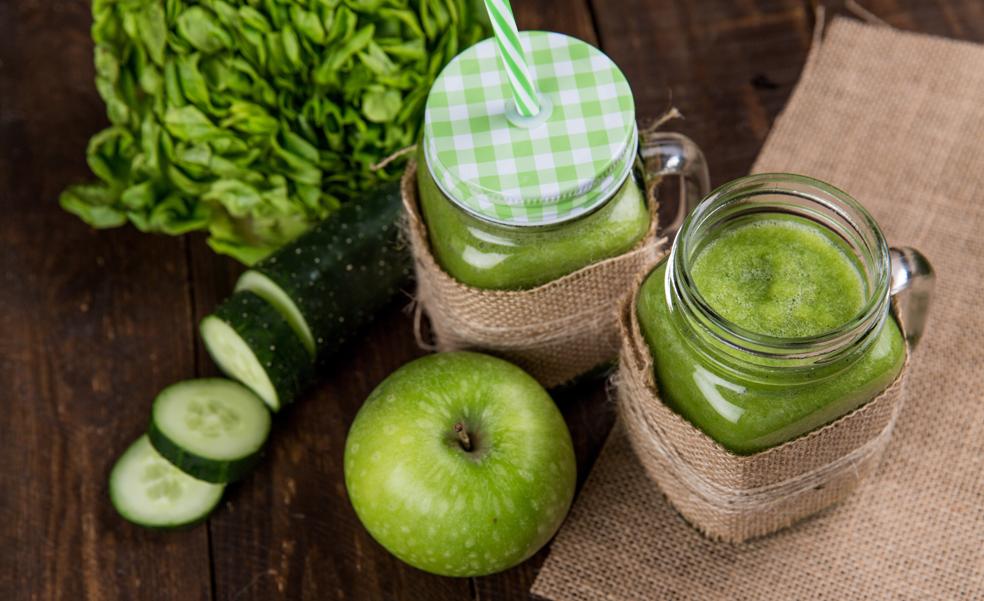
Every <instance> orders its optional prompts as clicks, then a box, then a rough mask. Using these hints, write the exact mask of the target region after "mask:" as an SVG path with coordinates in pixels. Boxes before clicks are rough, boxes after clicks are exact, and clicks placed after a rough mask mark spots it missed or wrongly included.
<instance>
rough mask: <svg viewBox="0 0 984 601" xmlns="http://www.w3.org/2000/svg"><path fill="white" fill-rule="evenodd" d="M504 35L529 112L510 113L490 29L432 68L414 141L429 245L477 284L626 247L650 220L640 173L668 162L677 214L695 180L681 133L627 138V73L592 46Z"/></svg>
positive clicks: (568, 269)
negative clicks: (533, 104)
mask: <svg viewBox="0 0 984 601" xmlns="http://www.w3.org/2000/svg"><path fill="white" fill-rule="evenodd" d="M518 39H519V40H520V41H521V44H522V47H523V48H524V49H525V53H524V54H525V56H526V58H527V59H528V63H529V65H528V66H529V72H530V74H531V77H532V81H533V82H534V84H535V90H536V96H537V104H538V108H537V112H536V113H535V114H534V115H522V114H520V111H519V110H518V109H517V108H516V104H515V103H514V93H513V89H512V88H511V87H510V84H509V81H508V78H509V72H508V70H506V69H500V68H499V63H498V61H499V58H498V52H497V46H496V41H495V40H494V39H489V40H485V41H484V42H480V43H479V44H477V45H475V46H473V47H472V48H469V49H468V50H466V51H464V52H463V53H462V54H460V55H459V56H458V57H456V58H455V59H454V60H453V61H452V62H451V63H450V64H449V65H448V66H447V67H446V68H445V70H444V71H443V72H442V73H441V74H440V75H439V76H438V78H437V80H436V81H435V83H434V86H433V88H432V90H431V92H430V95H429V96H428V100H427V106H426V111H425V122H424V130H423V137H422V140H421V144H420V148H419V151H418V174H417V182H418V196H419V205H420V209H421V213H422V215H423V219H424V221H425V223H426V226H427V231H428V236H429V241H430V246H431V250H432V252H433V254H434V256H435V258H436V259H437V262H438V263H439V264H440V266H441V267H442V268H443V269H444V270H445V271H446V272H447V273H448V274H449V275H451V276H452V277H453V278H455V279H456V280H457V281H459V282H461V283H462V284H465V285H467V286H471V287H474V288H479V289H496V290H525V289H530V288H534V287H537V286H540V285H542V284H545V283H547V282H550V281H553V280H556V279H558V278H560V277H562V276H565V275H568V274H570V273H573V272H575V271H577V270H579V269H581V268H583V267H585V266H587V265H590V264H592V263H595V262H598V261H602V260H604V259H607V258H610V257H615V256H618V255H620V254H622V253H625V252H626V251H629V250H630V249H632V248H634V247H635V246H636V245H638V244H639V243H640V241H642V240H643V238H644V237H645V236H646V235H647V233H649V232H650V226H651V222H652V211H651V209H652V207H650V206H649V203H647V190H646V189H645V188H646V187H647V185H648V184H647V182H648V183H653V182H656V181H657V180H658V179H659V178H660V177H663V176H667V175H679V176H682V178H683V180H684V184H683V185H681V186H680V190H681V195H682V198H681V201H680V205H679V206H680V209H679V212H678V213H679V215H681V216H682V215H683V214H685V213H686V212H687V211H688V210H689V208H691V207H692V206H693V204H695V201H696V200H697V199H699V198H700V197H701V196H702V195H703V194H706V192H707V190H708V177H707V167H706V164H705V162H704V158H703V155H702V154H701V152H700V150H699V148H698V147H697V146H696V145H695V144H694V143H693V142H692V141H690V140H689V139H687V138H686V137H684V136H681V135H679V134H666V133H656V134H647V135H645V136H643V137H642V139H641V140H640V135H639V130H638V128H637V126H636V122H635V104H634V100H633V97H632V92H631V90H630V88H629V85H628V82H627V81H626V79H625V76H624V75H623V74H622V72H621V71H620V70H619V69H618V67H617V66H616V65H615V64H614V63H613V62H612V61H611V60H610V59H609V58H608V57H607V56H605V55H604V54H603V53H602V52H600V51H599V50H597V49H596V48H594V47H592V46H590V45H589V44H587V43H585V42H583V41H581V40H577V39H575V38H571V37H568V36H565V35H562V34H559V33H550V32H540V31H534V32H522V33H520V34H519V38H518ZM679 221H680V219H678V220H677V223H676V225H679ZM668 225H669V227H664V228H662V231H661V233H662V234H670V233H672V229H673V227H674V224H668Z"/></svg>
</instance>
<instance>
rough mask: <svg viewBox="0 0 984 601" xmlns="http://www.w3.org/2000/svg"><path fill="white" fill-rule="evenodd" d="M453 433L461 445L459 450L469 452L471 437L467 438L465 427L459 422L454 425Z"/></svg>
mask: <svg viewBox="0 0 984 601" xmlns="http://www.w3.org/2000/svg"><path fill="white" fill-rule="evenodd" d="M454 431H455V433H456V434H457V435H458V442H459V443H461V448H462V449H464V450H466V451H471V450H472V443H471V437H469V436H468V432H467V431H466V430H465V425H464V424H463V423H461V422H458V423H456V424H455V425H454Z"/></svg>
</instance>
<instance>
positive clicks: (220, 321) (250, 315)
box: [200, 291, 314, 411]
mask: <svg viewBox="0 0 984 601" xmlns="http://www.w3.org/2000/svg"><path fill="white" fill-rule="evenodd" d="M200 329H201V335H202V340H203V341H204V342H205V348H206V349H207V350H208V354H209V355H211V357H212V360H213V361H215V363H216V364H217V365H218V366H219V369H221V370H222V371H223V373H225V374H226V375H228V376H230V377H231V378H234V379H236V380H239V381H240V382H242V383H243V384H245V385H246V386H248V387H249V388H251V389H252V390H253V392H255V393H256V394H257V395H258V396H259V397H260V398H261V399H263V402H264V403H266V404H267V406H269V407H270V409H271V410H272V411H279V410H280V408H281V407H283V406H284V405H286V404H287V403H290V402H291V401H293V400H294V398H295V397H296V396H297V395H298V394H300V392H301V391H303V390H304V388H305V387H306V386H307V385H308V383H309V382H310V381H311V379H312V378H313V372H314V360H313V359H312V357H311V355H310V354H309V353H308V351H307V350H306V349H305V348H304V345H303V344H302V342H301V339H300V338H298V336H297V334H295V332H294V330H293V329H292V328H291V327H290V325H289V324H288V323H287V321H286V320H285V319H284V318H283V317H282V316H281V315H280V313H279V312H278V311H277V309H275V308H274V307H273V305H271V304H270V303H268V302H267V301H265V300H263V299H262V298H260V297H259V296H257V295H256V294H254V293H252V292H249V291H243V292H237V293H235V294H233V295H232V296H231V297H229V298H228V299H227V300H226V301H225V302H224V303H222V305H220V306H219V308H218V309H216V310H215V313H213V314H212V315H209V316H208V317H206V318H205V319H203V320H202V323H201V327H200Z"/></svg>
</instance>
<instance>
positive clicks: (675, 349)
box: [635, 174, 933, 454]
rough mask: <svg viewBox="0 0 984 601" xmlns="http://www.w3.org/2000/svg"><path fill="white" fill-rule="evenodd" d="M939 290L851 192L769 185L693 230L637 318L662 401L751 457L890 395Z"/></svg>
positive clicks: (775, 178) (644, 295) (740, 185)
mask: <svg viewBox="0 0 984 601" xmlns="http://www.w3.org/2000/svg"><path fill="white" fill-rule="evenodd" d="M932 283H933V270H932V268H931V267H930V264H929V262H928V261H927V260H926V258H925V257H924V256H922V255H921V254H920V253H919V252H918V251H916V250H915V249H912V248H898V249H896V248H890V247H889V246H888V244H887V243H886V241H885V237H884V235H883V234H882V232H881V230H880V228H879V227H878V224H877V223H876V222H875V220H874V219H873V218H872V216H871V215H870V214H869V213H868V212H867V211H866V210H865V209H864V208H863V207H862V206H861V205H860V204H859V203H858V202H857V201H855V200H854V199H853V198H851V197H850V196H849V195H848V194H846V193H845V192H843V191H841V190H838V189H837V188H834V187H833V186H830V185H829V184H825V183H823V182H820V181H817V180H815V179H811V178H808V177H803V176H799V175H791V174H761V175H753V176H749V177H745V178H741V179H738V180H735V181H732V182H730V183H728V184H725V185H724V186H722V187H720V188H718V189H717V190H715V191H714V192H713V193H712V194H711V195H710V196H709V197H708V198H706V199H705V200H704V201H703V202H701V203H700V205H699V206H698V207H697V208H696V209H695V210H694V212H693V213H692V214H691V215H690V216H689V217H687V219H686V221H685V222H684V224H683V226H682V228H681V230H680V232H679V235H678V236H677V238H676V240H675V242H674V244H673V248H672V251H671V253H670V255H669V257H668V258H667V259H666V260H664V261H663V262H662V263H661V264H659V265H658V266H657V267H656V268H655V269H654V270H653V271H652V273H651V274H650V275H649V276H648V278H647V279H646V280H645V281H644V282H643V284H642V288H641V289H640V291H639V295H638V300H637V304H636V307H635V310H636V311H637V316H638V321H639V326H640V329H641V331H642V334H643V336H644V337H645V340H646V342H647V344H648V346H649V347H650V351H651V353H652V359H653V364H654V369H655V376H656V382H657V386H658V389H659V394H660V397H661V398H662V401H663V402H664V403H665V404H667V405H668V406H669V407H670V408H672V409H673V410H675V411H676V412H677V413H679V414H680V415H682V416H683V417H684V418H686V419H687V420H689V421H690V422H691V423H693V424H694V425H695V426H697V427H698V428H699V429H700V430H702V431H703V432H704V433H705V434H707V435H708V436H710V437H711V438H712V439H714V440H715V441H717V442H719V443H720V444H721V445H723V446H724V447H725V448H727V449H728V450H730V451H732V452H734V453H738V454H751V453H756V452H758V451H762V450H764V449H767V448H770V447H774V446H777V445H780V444H782V443H784V442H786V441H789V440H792V439H794V438H797V437H798V436H800V435H802V434H805V433H807V432H810V431H812V430H814V429H816V428H819V427H821V426H823V425H824V424H827V423H830V422H832V421H834V420H836V419H837V418H839V417H841V416H843V415H846V414H847V413H849V412H851V411H852V410H854V409H855V408H857V407H859V406H861V405H863V404H865V403H866V402H868V401H870V400H871V399H873V398H874V397H876V396H877V395H878V394H879V393H880V392H881V391H883V390H884V389H885V388H886V387H888V386H889V385H890V384H891V383H892V382H893V381H894V380H895V379H896V378H897V377H898V375H899V372H900V370H902V368H903V364H904V362H905V358H906V353H907V349H906V342H907V341H908V344H909V347H910V348H911V347H912V346H914V345H915V344H916V343H917V342H918V340H919V338H920V337H921V335H922V332H923V330H924V328H925V324H926V315H927V310H928V306H929V299H930V295H931V290H932ZM895 296H898V297H899V301H900V302H899V303H897V306H898V307H899V311H898V313H895V312H893V311H892V306H893V298H894V297H895ZM896 316H897V317H898V318H900V319H901V322H902V324H901V325H902V326H903V327H900V324H899V323H898V321H897V319H896ZM903 329H904V332H905V334H904V336H903Z"/></svg>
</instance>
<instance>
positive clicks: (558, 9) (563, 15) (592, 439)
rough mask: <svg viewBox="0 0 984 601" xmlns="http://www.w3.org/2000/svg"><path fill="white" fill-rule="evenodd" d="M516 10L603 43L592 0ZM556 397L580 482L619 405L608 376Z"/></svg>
mask: <svg viewBox="0 0 984 601" xmlns="http://www.w3.org/2000/svg"><path fill="white" fill-rule="evenodd" d="M513 9H514V11H515V13H516V23H517V25H518V26H519V27H520V29H530V30H536V29H539V30H549V31H559V32H561V33H566V34H568V35H571V36H574V37H576V38H580V39H582V40H585V41H587V42H589V43H591V44H593V45H595V46H597V45H598V35H597V31H596V29H595V24H594V18H593V15H592V14H591V10H590V6H589V5H588V2H587V0H539V1H537V2H530V1H525V2H513ZM553 396H554V400H555V401H557V405H558V406H559V407H560V408H561V411H562V412H563V414H564V419H565V420H567V425H568V428H569V429H570V431H571V438H572V440H573V441H574V449H575V451H576V453H577V465H578V486H579V487H580V484H581V483H583V481H584V478H585V477H586V476H587V474H588V472H589V471H590V469H591V465H592V464H593V463H594V459H595V457H597V455H598V452H599V451H600V450H601V445H602V443H603V442H604V440H605V436H606V435H607V434H608V430H609V429H610V428H611V425H612V423H613V421H614V419H615V413H614V407H613V406H612V404H611V403H610V402H609V401H608V398H607V395H606V393H605V385H604V380H603V379H599V380H595V381H588V382H584V383H582V384H580V385H578V386H577V387H575V388H573V389H568V390H564V391H561V392H559V393H555V394H554V395H553ZM549 552H550V548H549V545H548V546H547V547H545V548H544V549H541V550H540V551H539V552H538V553H537V554H536V555H534V556H533V557H531V558H530V559H528V560H527V561H526V562H524V563H522V564H521V565H519V566H516V567H515V568H512V569H511V570H507V571H505V572H503V573H501V574H495V575H492V576H486V577H483V578H475V579H474V591H475V598H476V599H477V600H495V601H509V600H512V599H527V598H528V597H529V590H530V587H531V586H533V580H535V579H536V575H537V573H538V572H539V570H540V566H541V565H543V561H544V560H545V559H546V557H547V555H548V554H549Z"/></svg>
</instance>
